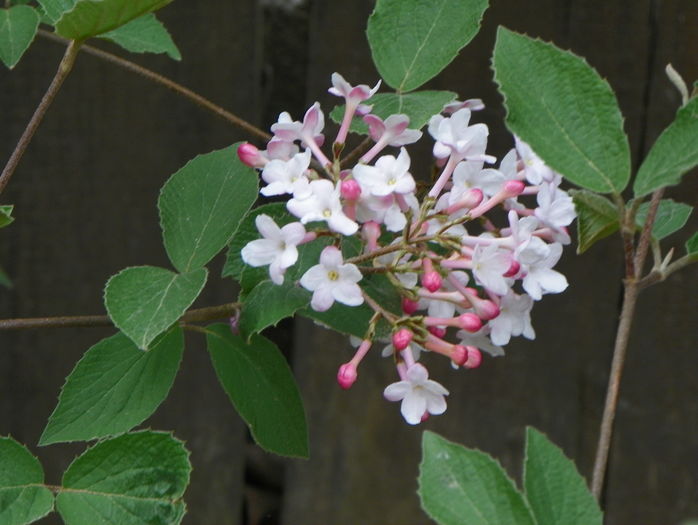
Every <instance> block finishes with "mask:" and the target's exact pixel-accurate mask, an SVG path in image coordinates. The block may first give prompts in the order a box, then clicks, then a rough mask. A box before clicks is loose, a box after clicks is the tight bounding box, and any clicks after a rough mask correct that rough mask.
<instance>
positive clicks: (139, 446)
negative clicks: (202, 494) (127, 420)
mask: <svg viewBox="0 0 698 525" xmlns="http://www.w3.org/2000/svg"><path fill="white" fill-rule="evenodd" d="M188 456H189V453H188V452H187V450H186V449H185V448H184V444H183V443H182V442H181V441H179V440H177V439H175V438H173V437H172V436H171V435H170V434H166V433H161V432H151V431H144V432H134V433H132V434H125V435H123V436H119V437H117V438H114V439H110V440H108V441H101V442H99V443H97V444H96V445H95V446H93V447H92V448H90V449H89V450H87V452H85V453H84V454H82V455H81V456H80V457H78V458H77V459H76V460H75V461H73V463H72V464H71V465H70V466H69V467H68V470H66V472H65V474H64V475H63V487H62V489H61V491H60V493H59V494H58V496H57V497H56V507H57V509H58V512H59V513H60V514H61V517H62V518H63V520H64V521H65V523H66V525H94V524H95V523H97V522H98V520H99V522H100V523H118V524H119V525H142V524H143V523H157V524H176V523H179V522H180V521H181V519H182V516H184V510H185V506H184V502H183V501H182V495H183V494H184V490H185V488H186V486H187V484H188V483H189V474H190V472H191V465H190V463H189V458H188Z"/></svg>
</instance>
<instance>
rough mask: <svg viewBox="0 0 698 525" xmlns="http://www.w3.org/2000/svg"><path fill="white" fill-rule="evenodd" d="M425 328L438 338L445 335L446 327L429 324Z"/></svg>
mask: <svg viewBox="0 0 698 525" xmlns="http://www.w3.org/2000/svg"><path fill="white" fill-rule="evenodd" d="M427 330H429V332H431V334H432V335H434V336H436V337H438V338H439V339H443V338H444V336H445V335H446V329H445V328H443V327H441V326H429V327H427Z"/></svg>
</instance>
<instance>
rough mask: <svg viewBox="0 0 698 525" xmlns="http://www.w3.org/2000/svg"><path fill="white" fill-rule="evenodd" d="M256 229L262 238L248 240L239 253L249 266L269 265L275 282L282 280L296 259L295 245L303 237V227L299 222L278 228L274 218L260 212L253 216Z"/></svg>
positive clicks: (278, 282) (270, 273)
mask: <svg viewBox="0 0 698 525" xmlns="http://www.w3.org/2000/svg"><path fill="white" fill-rule="evenodd" d="M255 225H256V226H257V230H259V233H261V234H262V236H263V237H264V239H257V240H254V241H251V242H248V243H247V245H246V246H245V247H244V248H243V249H242V251H241V252H240V255H241V257H242V260H243V261H245V263H246V264H249V265H250V266H266V265H267V264H268V265H269V276H270V277H271V280H272V281H274V283H276V284H282V283H283V282H284V272H285V271H286V269H287V268H289V267H290V266H293V265H294V264H295V263H296V261H297V260H298V249H297V248H296V246H297V245H298V244H299V243H300V242H301V241H302V240H303V237H305V228H304V227H303V225H302V224H301V223H299V222H293V223H291V224H287V225H286V226H284V227H283V228H279V227H278V226H277V224H276V223H275V222H274V219H272V218H271V217H269V216H268V215H264V214H260V215H258V216H257V217H256V218H255Z"/></svg>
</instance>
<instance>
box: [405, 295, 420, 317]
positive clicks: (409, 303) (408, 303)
mask: <svg viewBox="0 0 698 525" xmlns="http://www.w3.org/2000/svg"><path fill="white" fill-rule="evenodd" d="M418 308H419V303H418V302H417V301H413V300H412V299H410V298H409V297H403V298H402V311H403V312H405V313H406V314H407V315H412V314H413V313H415V312H416V311H417V309H418Z"/></svg>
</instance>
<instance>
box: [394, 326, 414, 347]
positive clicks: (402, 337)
mask: <svg viewBox="0 0 698 525" xmlns="http://www.w3.org/2000/svg"><path fill="white" fill-rule="evenodd" d="M412 335H413V334H412V332H411V331H410V330H408V329H407V328H400V329H399V330H398V331H397V332H395V333H394V334H393V346H394V347H395V349H396V350H398V351H400V352H401V351H402V350H404V349H405V348H407V345H409V344H410V342H412Z"/></svg>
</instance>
